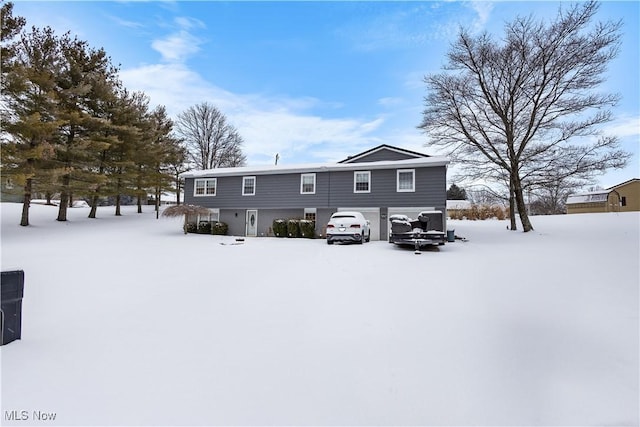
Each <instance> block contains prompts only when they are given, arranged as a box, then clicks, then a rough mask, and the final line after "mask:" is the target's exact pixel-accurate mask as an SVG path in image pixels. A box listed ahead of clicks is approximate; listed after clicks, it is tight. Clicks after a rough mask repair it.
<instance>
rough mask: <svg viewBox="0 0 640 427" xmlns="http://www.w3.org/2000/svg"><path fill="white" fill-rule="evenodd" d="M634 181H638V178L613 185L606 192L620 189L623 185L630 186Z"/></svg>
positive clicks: (639, 179)
mask: <svg viewBox="0 0 640 427" xmlns="http://www.w3.org/2000/svg"><path fill="white" fill-rule="evenodd" d="M635 181H640V178H632V179H630V180H628V181H625V182H623V183H620V184H618V185H614V186H613V187H609V188H608V190H615V189H616V188H620V187H622V186H623V185H627V184H631V183H632V182H635Z"/></svg>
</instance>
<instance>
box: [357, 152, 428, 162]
mask: <svg viewBox="0 0 640 427" xmlns="http://www.w3.org/2000/svg"><path fill="white" fill-rule="evenodd" d="M415 158H416V156H412V155H411V154H408V153H399V152H397V151H393V150H380V151H376V152H374V153H371V154H367V155H366V156H362V157H359V158H357V159H354V160H351V159H347V163H364V162H383V161H387V160H407V159H415Z"/></svg>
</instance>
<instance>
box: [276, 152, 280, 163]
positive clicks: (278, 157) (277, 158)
mask: <svg viewBox="0 0 640 427" xmlns="http://www.w3.org/2000/svg"><path fill="white" fill-rule="evenodd" d="M279 159H280V154H278V153H276V166H278V160H279Z"/></svg>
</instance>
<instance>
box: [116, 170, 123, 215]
mask: <svg viewBox="0 0 640 427" xmlns="http://www.w3.org/2000/svg"><path fill="white" fill-rule="evenodd" d="M120 172H121V170H118V174H119V173H120ZM121 184H122V180H121V178H120V177H118V181H117V184H116V216H122V214H121V213H120V188H121Z"/></svg>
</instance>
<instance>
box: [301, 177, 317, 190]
mask: <svg viewBox="0 0 640 427" xmlns="http://www.w3.org/2000/svg"><path fill="white" fill-rule="evenodd" d="M300 194H316V174H315V173H303V174H302V175H301V176H300Z"/></svg>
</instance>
